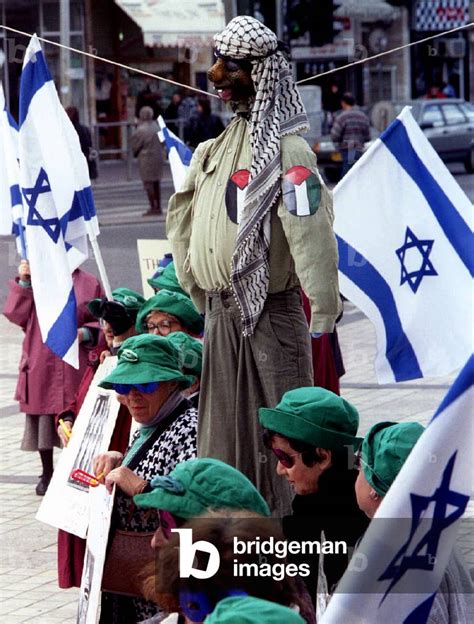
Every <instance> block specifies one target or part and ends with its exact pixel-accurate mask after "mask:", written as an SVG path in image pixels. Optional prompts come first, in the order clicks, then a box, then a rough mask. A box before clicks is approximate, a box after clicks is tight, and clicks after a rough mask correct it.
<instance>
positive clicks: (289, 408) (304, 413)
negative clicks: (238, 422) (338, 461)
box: [258, 386, 362, 450]
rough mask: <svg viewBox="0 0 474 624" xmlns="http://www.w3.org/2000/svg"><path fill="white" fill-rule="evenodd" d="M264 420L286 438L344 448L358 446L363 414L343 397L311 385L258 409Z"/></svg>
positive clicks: (267, 426) (289, 392)
mask: <svg viewBox="0 0 474 624" xmlns="http://www.w3.org/2000/svg"><path fill="white" fill-rule="evenodd" d="M258 415H259V419H260V423H261V424H262V425H263V426H264V427H265V428H266V429H270V430H271V431H275V433H279V434H280V435H282V436H285V437H286V438H293V439H294V440H301V441H302V442H307V443H308V444H312V445H314V446H315V447H320V448H326V449H333V450H336V449H340V448H342V447H343V446H345V445H352V446H354V447H358V446H359V445H360V443H361V441H362V438H357V437H356V433H357V429H358V427H359V413H358V412H357V410H356V408H355V407H354V406H353V405H351V404H350V403H349V401H346V400H345V399H343V398H342V397H340V396H338V395H337V394H334V392H330V391H329V390H325V389H324V388H317V387H313V386H308V387H305V388H296V389H295V390H289V391H288V392H285V394H284V395H283V397H282V399H281V401H280V402H279V403H278V405H277V406H276V407H275V408H268V407H261V408H260V409H259V410H258Z"/></svg>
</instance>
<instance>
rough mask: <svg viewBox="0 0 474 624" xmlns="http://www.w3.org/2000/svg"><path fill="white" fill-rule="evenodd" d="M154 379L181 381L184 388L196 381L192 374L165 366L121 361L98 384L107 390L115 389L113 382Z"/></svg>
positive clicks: (146, 381)
mask: <svg viewBox="0 0 474 624" xmlns="http://www.w3.org/2000/svg"><path fill="white" fill-rule="evenodd" d="M153 381H179V383H180V384H181V386H182V387H183V388H189V387H190V386H192V385H193V383H195V381H196V378H195V377H194V376H192V375H184V374H183V373H181V372H180V371H177V370H175V369H172V368H166V367H164V366H161V367H158V366H150V365H147V366H140V365H139V364H137V363H129V362H126V363H125V362H124V363H122V362H119V364H118V365H117V366H116V368H115V369H114V370H113V371H112V372H111V373H110V375H108V376H107V377H105V379H103V380H102V381H101V382H100V383H99V384H98V385H99V387H100V388H105V389H106V390H111V389H113V384H116V383H119V384H144V383H151V382H153Z"/></svg>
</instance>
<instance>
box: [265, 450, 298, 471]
mask: <svg viewBox="0 0 474 624" xmlns="http://www.w3.org/2000/svg"><path fill="white" fill-rule="evenodd" d="M272 452H273V454H274V455H275V457H276V458H277V459H278V461H279V462H280V464H281V465H282V466H283V467H284V468H293V466H294V465H295V460H294V459H293V457H296V456H297V455H301V453H292V454H291V455H290V454H289V453H285V451H282V450H281V449H279V448H272Z"/></svg>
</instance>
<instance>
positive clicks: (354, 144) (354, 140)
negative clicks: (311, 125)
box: [331, 93, 370, 176]
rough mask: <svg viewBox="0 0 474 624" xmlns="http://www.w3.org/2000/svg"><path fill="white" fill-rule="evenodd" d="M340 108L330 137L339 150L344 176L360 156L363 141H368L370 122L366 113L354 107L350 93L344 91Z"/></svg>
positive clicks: (353, 100)
mask: <svg viewBox="0 0 474 624" xmlns="http://www.w3.org/2000/svg"><path fill="white" fill-rule="evenodd" d="M341 108H342V112H341V113H340V114H339V115H338V116H337V117H336V120H335V121H334V124H333V127H332V130H331V139H332V140H333V142H334V143H335V144H336V145H337V147H338V149H339V151H340V152H341V156H342V176H345V175H346V173H347V172H348V171H349V169H350V168H351V167H352V165H353V164H354V163H355V162H356V161H357V160H359V158H360V157H361V156H362V153H363V151H364V143H366V141H370V124H369V118H368V117H367V115H366V114H365V113H364V112H363V111H361V110H360V108H357V107H356V105H355V98H354V96H353V95H352V93H344V95H343V96H342V98H341Z"/></svg>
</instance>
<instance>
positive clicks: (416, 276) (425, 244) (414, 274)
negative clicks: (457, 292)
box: [396, 227, 438, 293]
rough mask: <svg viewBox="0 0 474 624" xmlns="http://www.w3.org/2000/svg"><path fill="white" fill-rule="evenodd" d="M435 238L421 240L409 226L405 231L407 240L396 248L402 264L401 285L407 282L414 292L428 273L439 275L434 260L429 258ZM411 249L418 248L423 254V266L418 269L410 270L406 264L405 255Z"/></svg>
mask: <svg viewBox="0 0 474 624" xmlns="http://www.w3.org/2000/svg"><path fill="white" fill-rule="evenodd" d="M433 243H434V240H420V239H419V238H417V236H416V235H415V234H413V232H412V231H411V230H410V228H409V227H407V231H406V233H405V242H404V243H403V245H402V246H401V247H399V248H398V249H397V250H396V254H397V256H398V259H399V260H400V264H401V265H402V275H401V280H400V286H402V284H404V283H405V282H408V285H409V286H410V288H411V289H412V291H413V292H414V293H416V291H417V290H418V288H419V286H420V284H421V281H422V279H423V278H424V277H426V276H427V275H438V273H437V272H436V270H435V268H434V266H433V264H432V262H431V261H430V260H429V255H430V253H431V249H432V247H433ZM409 249H418V251H419V252H420V255H421V259H422V262H421V266H420V268H419V269H418V271H408V269H407V268H406V266H405V255H406V253H407V251H408V250H409Z"/></svg>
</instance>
